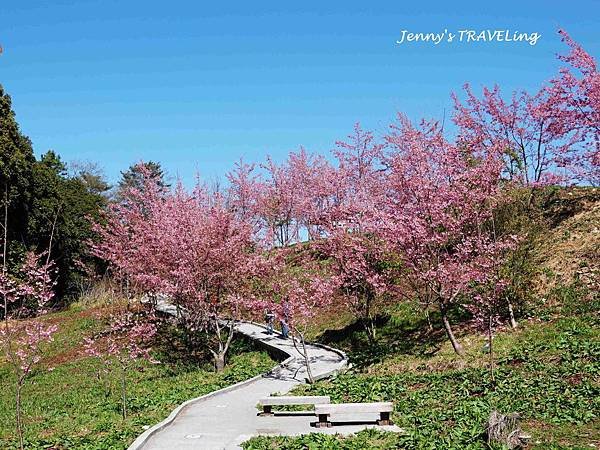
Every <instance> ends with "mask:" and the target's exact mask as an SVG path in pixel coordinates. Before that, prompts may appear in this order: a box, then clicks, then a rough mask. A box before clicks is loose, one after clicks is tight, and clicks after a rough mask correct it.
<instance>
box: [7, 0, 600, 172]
mask: <svg viewBox="0 0 600 450" xmlns="http://www.w3.org/2000/svg"><path fill="white" fill-rule="evenodd" d="M323 4H326V5H323ZM599 18H600V1H598V0H588V1H576V0H574V1H569V2H565V1H554V0H546V1H538V0H536V1H523V0H521V1H503V2H482V1H478V2H475V1H473V2H470V1H462V2H460V1H439V2H432V1H419V2H402V1H400V0H397V1H393V2H392V1H390V2H376V1H370V2H367V1H362V2H355V1H350V0H346V1H343V2H338V1H329V2H323V1H321V2H308V1H305V2H284V1H278V2H261V1H256V2H248V1H239V2H210V3H208V2H201V1H180V0H171V1H162V2H153V1H114V0H93V1H90V0H71V1H65V0H55V1H48V0H46V1H28V0H18V1H17V0H3V1H2V4H1V5H0V45H2V46H3V48H4V52H3V54H1V55H0V83H2V84H3V85H4V87H5V89H6V90H7V91H8V92H9V93H10V94H11V96H12V97H13V105H14V109H15V110H16V113H17V120H18V121H19V123H20V124H21V127H22V129H23V131H24V132H25V133H26V134H27V135H29V136H30V137H31V139H32V141H33V143H34V146H35V149H36V152H37V153H38V154H39V153H41V152H44V151H46V150H48V149H53V150H55V151H57V152H58V153H59V154H60V155H61V156H62V157H63V158H64V159H65V160H67V161H71V160H84V161H85V160H90V161H97V162H99V163H100V164H101V166H103V167H104V168H105V171H106V173H107V175H108V176H109V178H111V179H112V180H115V179H116V178H117V177H118V174H119V171H120V170H123V169H125V168H127V166H129V165H130V164H131V163H133V162H136V161H139V160H140V159H144V160H155V161H160V162H162V164H163V165H164V167H165V168H166V169H167V170H168V171H169V172H170V173H171V174H173V175H179V176H181V177H182V178H183V179H184V180H186V181H191V180H192V179H193V177H194V174H195V172H196V171H199V172H200V173H201V174H202V175H203V176H205V177H208V178H212V177H215V176H220V175H222V174H224V173H225V172H226V171H227V170H228V169H229V168H231V166H232V165H233V163H234V161H236V160H238V159H239V158H240V157H244V159H245V160H248V161H261V160H263V159H264V157H265V156H266V155H267V154H270V155H272V156H273V157H274V158H276V159H281V158H283V157H284V156H285V155H286V154H287V153H288V152H289V151H290V150H295V149H297V148H298V147H299V146H300V145H304V146H305V147H306V148H307V149H309V150H312V151H317V152H322V153H327V152H328V151H329V149H331V148H332V146H333V143H334V142H335V140H338V139H340V138H343V137H344V136H345V135H347V134H348V133H349V132H350V130H351V128H352V125H353V123H354V122H356V121H360V122H361V123H362V124H363V125H364V126H365V127H366V128H370V129H373V130H375V131H376V132H382V131H384V130H385V129H386V127H387V125H388V124H389V123H390V122H391V121H392V120H393V118H394V116H395V114H396V112H397V111H403V112H405V113H407V114H408V115H409V116H410V117H411V118H414V119H416V118H419V117H422V116H427V117H441V116H442V115H443V113H444V110H446V114H447V115H449V114H450V112H451V101H450V100H449V94H450V92H451V91H453V90H459V89H460V87H461V85H462V84H463V83H464V82H465V81H470V82H471V83H472V84H473V86H475V87H476V88H479V87H481V86H483V85H490V84H493V83H495V82H497V83H499V84H501V85H502V86H503V87H504V88H505V89H506V90H507V91H510V90H512V89H515V88H529V89H531V88H534V87H536V86H538V85H539V84H540V82H542V81H543V80H546V79H548V78H549V77H551V76H552V75H553V74H554V72H555V70H556V68H557V67H558V63H557V61H556V60H555V54H556V53H557V52H560V51H563V50H564V49H565V47H564V45H563V44H562V43H561V42H560V40H559V38H558V36H557V34H556V30H557V29H558V28H559V27H563V28H565V29H566V30H567V31H569V32H570V33H571V35H572V36H573V37H574V38H575V39H576V40H578V41H579V42H580V43H582V44H583V45H584V47H585V48H586V49H587V50H588V51H590V52H591V53H592V54H593V55H595V56H596V57H597V58H598V56H599V55H600V26H599ZM403 29H406V30H409V31H413V32H442V31H444V29H447V30H449V31H457V30H460V29H473V30H478V31H479V30H488V29H489V30H496V29H508V30H510V31H511V33H512V32H514V31H521V32H537V33H540V34H541V38H540V39H539V40H538V42H537V44H536V45H533V46H532V45H529V44H528V43H526V42H520V43H515V42H511V43H509V42H476V43H473V42H471V43H466V42H457V41H455V42H453V43H447V42H442V43H440V44H439V45H433V44H432V43H424V42H419V43H410V44H408V43H405V44H401V45H398V44H396V40H397V39H399V37H400V33H401V30H403Z"/></svg>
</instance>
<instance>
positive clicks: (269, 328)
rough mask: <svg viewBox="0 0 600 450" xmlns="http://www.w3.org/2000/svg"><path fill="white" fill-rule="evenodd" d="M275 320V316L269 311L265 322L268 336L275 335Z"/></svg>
mask: <svg viewBox="0 0 600 450" xmlns="http://www.w3.org/2000/svg"><path fill="white" fill-rule="evenodd" d="M274 320H275V314H273V312H272V311H271V310H270V309H268V310H267V311H266V313H265V322H267V334H273V322H274Z"/></svg>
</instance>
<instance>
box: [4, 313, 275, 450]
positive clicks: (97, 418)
mask: <svg viewBox="0 0 600 450" xmlns="http://www.w3.org/2000/svg"><path fill="white" fill-rule="evenodd" d="M107 312H108V310H107V309H106V308H81V307H79V308H78V307H75V308H72V309H70V310H68V311H64V312H60V313H54V314H49V315H48V316H47V317H46V318H45V320H48V321H51V322H53V323H56V324H58V325H59V327H60V328H59V331H58V333H57V334H56V337H55V342H54V343H53V344H52V347H51V348H50V351H49V354H48V357H47V358H46V359H45V360H44V362H43V365H42V366H41V367H40V369H39V370H37V371H36V372H34V373H33V375H32V377H31V380H30V381H29V383H28V385H27V386H26V387H25V389H24V392H23V395H24V414H25V428H26V439H27V443H26V448H28V449H42V448H43V449H50V448H51V449H122V448H126V447H127V446H128V444H129V443H131V442H132V441H133V439H135V437H136V436H137V435H139V434H140V433H142V432H143V430H144V427H147V426H149V425H154V424H155V423H157V422H159V421H160V420H162V419H164V418H165V417H166V416H167V415H168V414H169V413H170V412H171V410H173V409H174V408H175V407H176V406H177V405H179V404H180V403H182V402H184V401H185V400H188V399H190V398H193V397H197V396H199V395H202V394H205V393H208V392H211V391H214V390H217V389H220V388H223V387H225V386H228V385H231V384H234V383H236V382H238V381H242V380H244V379H247V378H250V377H252V376H255V375H258V374H260V373H262V372H264V371H266V370H267V369H270V368H271V367H272V366H273V365H274V364H275V362H274V361H273V360H272V359H271V358H270V357H269V356H268V355H267V354H266V353H264V352H261V351H258V350H257V349H256V348H254V347H253V346H252V344H251V343H249V342H247V341H245V340H242V339H241V338H240V339H238V340H237V341H235V342H236V343H235V344H234V348H233V349H232V353H231V358H230V364H229V365H228V366H227V368H226V369H225V371H224V372H223V373H220V374H217V373H215V372H214V370H213V369H212V367H210V365H205V366H202V365H198V364H197V363H187V364H184V363H181V362H179V361H181V360H183V359H185V358H184V356H185V355H173V354H166V353H164V352H163V350H162V349H161V348H160V346H159V347H158V348H157V350H156V352H155V356H156V357H157V358H158V359H159V360H160V361H162V363H161V364H158V365H154V364H149V363H146V362H141V363H140V364H139V365H138V366H137V367H136V370H133V371H131V373H130V376H129V383H128V390H129V392H128V396H129V400H128V408H129V416H128V417H127V419H126V420H123V419H122V418H121V410H120V403H119V399H120V397H119V396H120V390H119V389H120V388H119V384H118V376H117V374H115V373H105V372H104V371H103V370H102V364H101V363H100V362H99V361H98V360H97V359H94V358H89V357H87V356H86V355H85V352H84V350H83V348H82V342H83V339H84V337H86V336H91V335H93V334H94V332H96V331H98V330H100V329H102V328H103V326H104V324H103V318H102V316H103V315H105V314H107ZM178 356H179V357H178ZM50 368H53V369H52V370H48V369H50ZM11 379H12V375H11V373H10V372H9V368H8V366H7V365H5V364H4V363H3V362H1V361H0V390H1V391H2V397H0V448H2V449H11V448H18V443H17V441H16V436H15V431H14V406H13V402H14V391H13V389H14V386H13V384H12V383H11Z"/></svg>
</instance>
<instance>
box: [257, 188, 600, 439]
mask: <svg viewBox="0 0 600 450" xmlns="http://www.w3.org/2000/svg"><path fill="white" fill-rule="evenodd" d="M539 213H540V217H539V218H538V219H537V222H536V226H535V227H534V228H535V231H534V232H531V233H532V234H531V235H530V237H531V242H530V250H529V252H530V255H529V257H528V261H527V264H526V267H525V269H524V270H525V271H526V272H527V273H526V282H527V284H526V286H525V288H526V290H527V295H526V299H527V303H526V304H524V305H521V308H520V313H521V316H520V319H519V326H518V328H517V329H516V330H511V329H509V328H508V327H505V328H502V329H500V330H498V331H499V332H498V333H497V335H496V337H495V339H494V347H495V348H494V351H495V354H494V358H493V359H494V378H492V375H491V372H490V368H489V363H490V358H489V354H488V353H487V352H486V349H485V347H484V345H485V338H484V336H483V335H481V333H480V332H478V331H477V330H475V329H473V327H472V325H471V324H470V323H469V321H468V318H467V317H465V316H464V315H461V314H460V313H458V314H457V315H456V316H455V317H454V321H455V323H459V325H458V326H457V328H458V333H457V334H458V336H459V338H460V341H461V343H462V344H463V345H464V347H465V350H466V355H465V356H464V357H463V358H459V357H457V356H456V355H455V354H454V352H453V350H452V347H451V345H450V343H449V342H448V341H447V339H446V336H445V334H444V332H443V329H442V327H441V325H440V321H439V318H438V317H437V316H436V315H435V314H433V315H431V316H430V320H431V324H432V325H433V328H430V327H429V322H428V320H427V318H426V317H425V315H424V314H423V313H422V312H421V311H419V310H418V309H417V308H415V307H414V306H413V305H411V304H408V303H406V304H402V305H385V306H384V307H382V310H381V317H380V320H379V323H378V333H379V338H378V343H377V345H376V346H375V347H369V346H368V344H367V339H366V336H365V334H364V333H363V332H362V330H361V327H360V326H359V325H358V324H356V323H352V322H351V316H350V315H348V316H343V315H340V314H334V315H332V316H331V317H330V316H327V317H323V318H322V320H321V321H320V323H319V324H318V327H317V328H316V329H315V330H314V332H313V334H314V336H315V337H317V339H318V340H320V341H322V342H325V343H328V344H331V345H334V346H337V347H340V348H343V349H344V350H346V351H348V352H349V354H350V357H351V359H352V362H353V365H354V368H353V369H352V370H351V371H350V372H348V373H346V374H344V375H343V376H340V377H339V378H337V379H335V380H333V381H325V382H319V383H317V384H315V385H313V386H304V387H301V388H299V389H297V390H296V393H298V394H300V393H310V394H313V395H330V396H331V397H332V400H333V401H334V402H348V401H357V402H364V401H383V400H389V401H394V403H395V412H394V420H395V422H396V423H397V424H398V425H399V426H400V427H402V428H403V429H404V430H405V433H403V434H400V435H396V434H392V433H379V432H373V431H368V432H363V433H359V434H358V435H356V436H354V437H350V438H341V437H339V436H333V437H331V436H319V435H307V436H303V437H300V438H265V437H260V438H255V439H252V440H250V441H248V442H247V443H246V444H245V448H246V449H253V450H256V449H305V448H306V449H309V448H310V449H312V448H328V449H338V448H339V449H363V448H373V449H375V448H408V449H421V448H423V449H425V448H426V449H434V448H435V449H484V448H488V447H487V444H486V443H485V424H486V421H487V419H488V417H489V414H490V412H491V411H492V410H494V409H496V410H499V411H501V412H503V413H508V412H518V413H519V414H521V417H522V428H523V429H524V430H525V431H526V432H528V433H529V434H531V435H532V439H531V441H530V448H538V449H549V448H550V449H559V448H581V449H583V448H587V449H589V448H594V446H595V447H596V448H597V447H599V446H600V331H599V330H600V328H599V325H600V317H599V311H600V292H599V289H598V286H599V284H598V281H599V275H600V272H599V268H600V267H599V265H600V190H598V189H575V190H569V191H564V190H557V191H555V192H552V193H550V194H549V195H548V196H547V197H546V198H544V200H543V204H542V208H541V209H540V211H539ZM534 228H530V229H534ZM328 325H329V326H328Z"/></svg>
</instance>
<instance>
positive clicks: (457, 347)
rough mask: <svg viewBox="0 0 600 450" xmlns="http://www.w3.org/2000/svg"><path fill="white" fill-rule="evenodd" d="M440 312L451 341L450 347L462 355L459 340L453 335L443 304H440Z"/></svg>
mask: <svg viewBox="0 0 600 450" xmlns="http://www.w3.org/2000/svg"><path fill="white" fill-rule="evenodd" d="M440 312H441V313H442V322H443V323H444V328H445V329H446V334H447V335H448V338H449V339H450V342H451V343H452V348H453V349H454V351H455V352H456V354H457V355H461V356H462V355H463V354H464V350H463V348H462V345H460V342H458V340H457V339H456V337H455V336H454V333H453V332H452V327H451V326H450V321H449V320H448V314H447V311H446V308H445V307H444V306H443V305H440Z"/></svg>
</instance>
